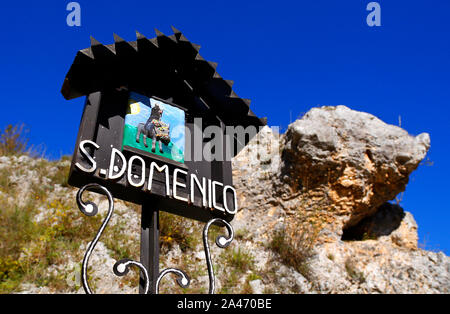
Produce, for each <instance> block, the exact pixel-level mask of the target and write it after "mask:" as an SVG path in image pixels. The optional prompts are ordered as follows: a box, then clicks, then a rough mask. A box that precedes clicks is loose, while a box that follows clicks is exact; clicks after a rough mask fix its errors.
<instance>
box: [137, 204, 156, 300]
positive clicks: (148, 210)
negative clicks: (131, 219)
mask: <svg viewBox="0 0 450 314" xmlns="http://www.w3.org/2000/svg"><path fill="white" fill-rule="evenodd" d="M141 263H142V265H144V267H145V268H146V269H147V271H148V273H149V277H150V293H151V294H155V293H156V280H157V279H158V276H159V211H158V210H157V209H155V208H152V205H151V204H144V205H142V214H141ZM144 291H145V278H144V276H143V274H142V273H141V275H140V280H139V293H141V294H142V293H144Z"/></svg>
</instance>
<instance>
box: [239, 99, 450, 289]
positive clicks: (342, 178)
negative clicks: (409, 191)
mask: <svg viewBox="0 0 450 314" xmlns="http://www.w3.org/2000/svg"><path fill="white" fill-rule="evenodd" d="M429 147H430V137H429V135H428V134H426V133H422V134H420V135H418V136H412V135H409V134H408V133H407V132H406V131H405V130H403V129H401V128H399V127H396V126H393V125H388V124H386V123H384V122H382V121H381V120H379V119H378V118H376V117H374V116H373V115H370V114H367V113H363V112H358V111H353V110H351V109H349V108H347V107H344V106H338V107H321V108H313V109H311V110H310V111H309V112H308V113H307V114H305V116H304V117H303V118H301V119H300V120H297V121H295V122H294V123H292V124H291V125H289V127H288V130H287V131H286V133H285V134H283V135H281V136H279V135H278V134H276V133H273V132H271V130H270V129H269V128H265V129H263V130H262V131H261V132H260V133H259V134H258V135H257V136H256V137H255V138H254V139H253V140H252V141H251V143H250V145H248V146H247V148H246V149H244V150H243V151H242V152H241V153H240V154H239V155H238V156H236V157H235V158H234V160H233V178H234V185H235V186H236V188H237V192H238V197H239V200H238V201H239V205H240V210H239V212H238V214H237V216H236V218H235V220H234V221H233V224H234V226H235V228H236V229H237V230H239V229H241V230H246V231H247V233H248V234H250V235H251V237H252V238H253V239H254V240H253V243H254V245H255V246H257V247H261V245H262V247H264V248H266V249H267V247H268V246H267V244H268V243H269V242H270V241H271V237H272V236H273V234H274V231H276V230H278V229H281V230H284V232H285V234H286V238H287V239H288V241H291V242H292V243H294V244H295V243H296V242H297V243H299V241H303V242H307V241H309V240H307V239H308V237H309V238H312V239H313V240H314V239H315V244H314V255H313V257H312V258H311V260H310V261H309V267H310V274H309V275H308V276H307V277H308V281H309V284H310V287H309V288H306V289H307V291H305V287H307V286H306V285H304V284H303V285H300V287H302V288H301V289H299V290H298V291H302V292H311V293H315V292H319V293H324V292H325V293H377V292H380V293H448V292H449V291H450V279H449V278H450V258H449V257H447V256H445V254H443V253H434V252H427V251H424V250H421V249H418V246H417V239H418V236H417V224H416V222H415V220H414V218H413V216H412V215H411V214H410V213H408V212H405V211H403V209H402V208H401V207H399V206H398V205H393V204H390V203H387V202H388V201H389V200H393V199H394V198H395V196H396V195H397V194H399V193H400V192H402V191H404V190H405V187H406V184H407V183H408V178H409V175H410V174H411V172H412V171H414V170H415V169H416V168H417V167H418V165H419V163H420V162H421V161H422V160H423V159H424V157H425V155H426V153H427V151H428V149H429ZM273 148H276V149H273ZM265 150H267V152H268V153H264V151H265ZM261 152H263V153H261ZM298 235H300V237H297V236H298ZM305 235H306V236H305ZM305 239H306V240H305ZM262 247H261V248H262ZM269 247H270V246H269ZM290 272H291V273H292V275H290V276H289V275H286V274H283V280H284V281H286V282H288V281H289V279H290V277H292V278H294V277H296V276H297V277H299V278H303V279H304V277H302V275H300V274H299V273H298V272H296V271H295V270H290ZM304 280H305V279H304ZM263 284H265V285H267V284H268V282H263ZM277 285H281V286H283V285H282V283H281V280H280V282H278V283H277ZM288 286H289V285H287V286H286V287H288ZM269 288H270V287H269ZM289 289H291V288H289ZM292 291H294V292H295V291H296V290H292Z"/></svg>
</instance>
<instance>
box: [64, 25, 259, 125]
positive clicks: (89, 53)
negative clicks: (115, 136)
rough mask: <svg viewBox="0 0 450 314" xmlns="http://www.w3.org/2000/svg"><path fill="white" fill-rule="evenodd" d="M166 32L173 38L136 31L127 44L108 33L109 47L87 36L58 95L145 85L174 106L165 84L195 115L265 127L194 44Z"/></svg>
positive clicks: (136, 88)
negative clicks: (85, 45) (187, 98)
mask: <svg viewBox="0 0 450 314" xmlns="http://www.w3.org/2000/svg"><path fill="white" fill-rule="evenodd" d="M172 29H173V31H174V34H173V35H170V36H166V35H164V34H163V33H162V32H160V31H156V34H157V36H156V37H154V38H147V37H145V36H144V35H142V34H141V33H139V32H136V40H135V41H129V42H127V41H125V40H124V39H122V38H121V37H119V36H118V35H116V34H114V44H110V45H103V44H101V43H100V42H98V41H97V40H95V39H94V38H93V37H91V46H90V47H88V48H86V49H82V50H80V51H78V53H77V55H76V56H75V60H74V62H73V64H72V66H71V67H70V69H69V71H68V73H67V75H66V77H65V79H64V82H63V85H62V89H61V93H62V95H63V96H64V98H65V99H67V100H69V99H74V98H77V97H81V96H84V95H89V94H91V93H93V92H97V91H102V90H104V89H107V88H112V87H113V88H122V87H126V88H128V89H129V90H133V91H136V92H141V93H144V94H145V93H146V92H147V90H148V86H153V87H154V88H155V89H158V91H157V92H153V93H151V94H152V95H157V96H158V97H159V98H162V99H169V97H170V98H172V99H173V102H174V103H178V104H179V103H181V102H180V101H177V95H171V92H170V91H167V90H166V91H164V90H163V89H164V88H158V87H157V85H158V84H159V85H164V83H169V82H170V85H172V86H176V87H174V88H178V90H180V91H181V90H182V91H183V93H184V94H188V95H190V96H191V97H192V98H193V100H192V102H193V103H197V105H196V107H197V109H199V111H202V110H203V111H209V112H210V113H219V112H220V114H219V115H220V116H221V119H222V121H223V123H224V124H225V125H230V126H237V125H242V126H243V127H247V126H249V125H253V126H263V125H266V124H267V119H266V118H258V117H257V116H256V115H255V114H254V113H253V111H252V110H251V109H250V102H251V101H250V99H244V98H240V97H239V96H238V95H237V94H236V93H235V92H234V91H233V90H232V86H233V81H232V80H226V79H223V78H222V77H221V76H220V75H219V73H218V72H217V71H216V68H217V63H215V62H212V61H208V60H205V59H204V58H203V57H202V56H201V55H200V54H199V49H200V46H199V45H197V44H194V43H192V42H190V41H189V40H188V39H187V38H186V37H185V36H184V35H183V34H182V33H181V32H180V31H179V30H177V29H176V28H174V27H172ZM155 83H156V84H155ZM166 86H167V84H166ZM166 96H167V97H166ZM183 102H185V97H184V99H183ZM205 103H207V104H208V105H209V107H208V106H205ZM202 107H203V108H202Z"/></svg>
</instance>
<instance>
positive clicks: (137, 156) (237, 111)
mask: <svg viewBox="0 0 450 314" xmlns="http://www.w3.org/2000/svg"><path fill="white" fill-rule="evenodd" d="M156 33H157V37H156V38H152V39H148V38H146V37H144V36H143V35H141V34H139V33H137V40H136V41H131V42H126V41H125V40H123V39H121V38H120V37H118V36H117V35H114V41H115V43H114V44H112V45H102V44H100V43H99V42H97V41H96V40H95V39H93V38H91V47H90V48H87V49H83V50H80V51H79V52H78V53H77V55H76V57H75V60H74V62H73V64H72V66H71V67H70V70H69V72H68V73H67V75H66V78H65V80H64V84H63V86H62V90H61V92H62V94H63V96H64V97H65V98H66V99H73V98H76V97H80V96H84V95H85V96H86V102H85V106H84V111H83V116H82V119H81V123H80V128H79V133H78V138H77V141H76V146H75V151H74V155H73V159H72V165H71V169H70V176H69V184H71V185H73V186H76V187H82V186H84V185H86V184H88V183H99V184H101V185H103V186H105V187H106V188H107V189H108V190H110V191H111V193H112V194H113V196H114V197H116V198H120V199H123V200H126V201H131V202H134V203H138V204H144V203H146V204H149V203H151V204H153V205H154V207H155V208H157V209H158V210H163V211H167V212H171V213H174V214H177V215H181V216H184V217H188V218H192V219H197V220H200V221H205V222H206V221H208V220H210V219H212V218H214V217H220V218H223V219H225V220H227V221H230V220H231V219H232V218H233V216H234V214H235V213H236V212H237V210H238V204H237V200H236V191H235V189H234V188H233V185H232V172H231V170H232V169H231V157H233V156H234V155H236V154H237V153H238V151H239V150H240V149H242V147H243V146H245V145H246V144H247V143H248V141H249V140H250V139H251V137H252V136H253V135H255V133H253V134H252V133H251V132H250V133H249V134H248V135H247V136H244V137H242V136H237V135H236V133H233V134H229V133H228V132H226V131H227V130H228V129H229V128H230V127H231V129H232V130H233V128H234V131H236V130H237V129H240V130H242V129H246V128H248V127H256V128H258V127H260V126H263V125H264V124H265V120H264V119H259V118H258V117H256V116H255V115H254V114H253V112H252V111H251V110H250V108H249V104H250V101H249V100H247V99H242V98H240V97H238V96H237V95H236V94H235V93H234V92H233V90H232V85H233V82H232V81H229V80H225V79H223V78H221V76H220V75H219V74H218V73H217V72H216V67H217V64H215V63H213V62H210V61H206V60H204V59H203V58H202V57H201V56H200V54H199V53H198V51H199V48H200V47H199V46H198V45H196V44H194V43H191V42H190V41H188V40H187V39H186V38H185V37H184V35H183V34H181V33H180V32H179V31H178V30H176V29H174V34H173V35H171V36H165V35H164V34H162V33H161V32H159V31H157V32H156ZM217 130H218V131H217ZM239 138H240V139H239Z"/></svg>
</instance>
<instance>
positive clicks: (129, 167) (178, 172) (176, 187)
mask: <svg viewBox="0 0 450 314" xmlns="http://www.w3.org/2000/svg"><path fill="white" fill-rule="evenodd" d="M88 144H90V145H92V146H94V148H95V149H98V148H99V145H98V144H97V143H95V142H92V141H89V140H85V141H82V142H81V143H80V145H79V149H80V151H81V154H82V155H83V156H84V157H85V158H86V159H87V160H88V161H89V162H90V163H91V164H92V166H91V167H90V168H86V167H85V166H83V165H81V164H80V163H78V162H77V163H76V164H75V166H76V167H77V168H78V169H80V170H81V171H83V172H86V173H93V172H95V170H96V169H97V163H96V162H95V160H94V158H93V157H92V156H91V155H90V154H89V152H88V151H87V150H86V147H85V146H86V145H88ZM133 166H140V171H134V172H133ZM149 168H150V170H149V175H148V182H147V187H146V190H147V191H150V192H151V190H152V182H153V174H154V171H155V169H156V171H158V172H160V173H164V179H165V186H166V196H169V197H170V196H173V198H175V199H177V200H180V201H183V202H189V201H191V202H193V201H194V199H195V195H196V190H197V189H198V191H199V192H200V196H201V200H202V201H201V204H202V206H203V207H209V208H214V209H217V210H219V211H222V212H227V213H228V214H231V215H234V214H236V213H237V211H238V205H237V195H236V190H235V189H234V188H233V187H232V186H231V185H225V184H223V183H221V182H218V181H214V180H211V179H206V178H204V177H202V178H200V179H199V178H198V177H197V176H196V175H195V174H193V173H191V174H189V176H188V172H187V171H185V170H182V169H179V168H175V170H174V171H173V176H172V177H173V179H172V182H170V176H169V167H168V166H167V165H162V166H161V165H158V164H157V163H156V162H154V161H152V162H151V163H150V167H149ZM105 173H107V177H106V178H107V179H108V180H120V179H122V177H123V176H124V174H125V173H126V175H125V177H126V179H127V182H128V183H129V184H130V185H131V186H133V187H136V188H141V187H142V186H144V185H145V179H146V165H145V160H144V159H143V158H142V157H140V156H138V155H133V156H131V157H130V159H129V160H128V162H127V160H126V158H125V156H124V155H123V154H122V152H120V151H119V150H118V149H116V148H112V149H111V157H110V162H109V169H108V170H107V171H105ZM182 176H184V177H185V178H186V181H185V182H190V191H185V192H186V193H187V195H188V197H183V196H181V195H180V193H179V192H180V191H182V190H183V189H184V190H186V188H187V184H186V183H183V182H181V181H180V179H181V178H182ZM188 180H189V181H188ZM170 185H172V187H171V186H170ZM218 186H220V187H222V190H223V195H221V196H222V198H223V200H222V201H221V203H222V204H223V207H222V206H221V205H220V204H219V199H218V195H217V194H218V193H217V189H218V188H217V187H218ZM171 192H172V193H171ZM227 192H228V193H231V194H232V195H233V198H232V202H233V204H232V206H230V205H231V204H230V202H229V200H228V198H227V196H228V195H227ZM197 194H198V193H197ZM219 194H220V193H219Z"/></svg>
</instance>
